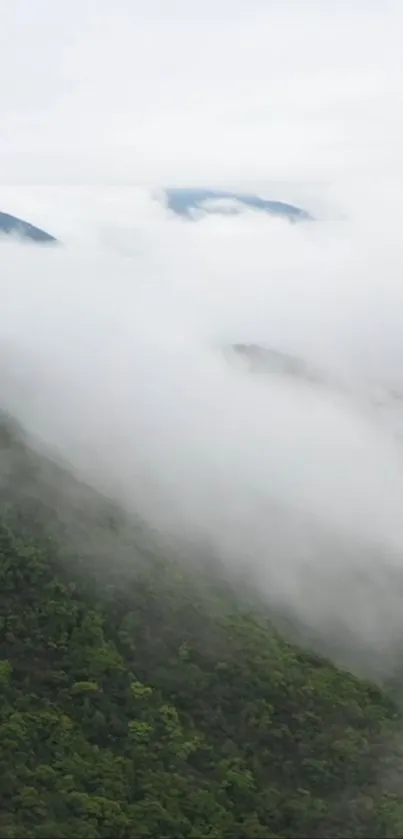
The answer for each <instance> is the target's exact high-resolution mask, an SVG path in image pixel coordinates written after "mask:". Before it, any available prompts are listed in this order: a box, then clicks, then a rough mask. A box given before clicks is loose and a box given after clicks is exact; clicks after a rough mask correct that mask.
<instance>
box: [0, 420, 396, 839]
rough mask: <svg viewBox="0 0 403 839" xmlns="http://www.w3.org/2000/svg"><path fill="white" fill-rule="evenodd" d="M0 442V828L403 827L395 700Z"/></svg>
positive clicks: (88, 832) (49, 831)
mask: <svg viewBox="0 0 403 839" xmlns="http://www.w3.org/2000/svg"><path fill="white" fill-rule="evenodd" d="M0 443H1V445H0V455H1V456H0V466H1V470H0V475H1V478H2V480H1V484H0V490H1V500H2V513H3V522H2V524H1V526H0V615H1V619H0V686H1V687H0V805H1V806H0V835H1V836H2V837H22V839H37V837H49V839H50V837H61V839H63V838H64V837H65V839H70V837H72V836H75V837H76V836H77V837H87V839H90V838H91V839H98V837H105V839H106V837H111V836H113V837H117V839H119V837H120V839H126V837H127V839H133V837H145V839H147V837H155V836H161V837H172V839H174V837H175V839H181V837H193V839H197V837H201V836H203V837H215V839H219V838H220V837H223V839H224V837H225V838H227V837H228V839H232V837H238V839H243V837H270V836H271V837H306V836H315V837H364V836H371V837H379V839H381V837H385V836H389V837H399V836H401V835H402V831H403V796H402V795H401V791H400V786H401V784H400V780H401V771H402V760H401V755H400V749H399V743H400V739H401V737H400V735H401V722H402V720H401V714H400V710H399V708H398V707H397V705H396V704H395V702H394V701H392V699H391V698H389V697H388V696H387V695H386V694H384V693H383V692H382V691H381V690H380V689H379V688H377V687H374V686H372V685H371V684H369V683H367V682H363V681H359V680H357V679H355V678H354V677H353V676H351V675H349V674H347V673H343V672H341V671H338V670H337V669H336V668H334V667H333V666H332V665H331V664H329V663H328V662H326V661H325V660H323V659H321V658H319V657H317V656H314V655H311V654H309V653H306V652H303V651H300V650H298V649H297V648H296V647H294V646H291V645H290V644H288V643H286V642H285V641H283V640H282V639H281V638H280V637H279V636H278V635H277V634H276V632H275V631H274V630H273V628H272V626H271V624H270V622H269V620H268V618H267V617H266V616H264V615H262V614H257V613H255V612H253V611H251V609H250V608H249V607H247V606H246V605H245V604H244V603H243V602H242V600H240V599H239V597H237V596H235V595H234V592H233V591H232V590H231V587H230V586H229V584H227V583H225V582H224V581H220V580H219V579H217V578H216V579H213V578H212V576H211V575H210V574H207V573H204V572H202V571H201V570H200V569H199V570H198V571H196V570H195V569H193V570H191V567H190V566H188V565H183V563H179V562H178V561H175V560H174V559H170V558H168V557H166V556H163V555H162V554H159V553H158V552H157V551H155V550H154V549H152V547H151V546H152V543H151V542H149V543H148V545H147V544H146V542H145V541H144V533H143V532H141V528H139V527H138V525H135V526H134V527H133V526H132V525H131V524H130V523H125V521H124V519H123V517H121V518H120V519H119V514H118V513H117V512H114V511H113V508H112V507H108V503H107V502H105V501H101V500H100V499H98V498H97V497H96V496H95V494H91V493H90V491H87V490H86V489H85V488H83V487H82V488H80V487H79V486H78V485H77V484H75V482H74V480H73V479H68V477H67V476H66V478H65V481H66V482H65V484H64V485H63V478H62V473H61V471H60V470H58V469H57V468H56V467H52V465H51V464H49V463H47V462H46V460H44V459H43V458H39V457H38V456H36V455H34V454H33V453H32V452H30V451H29V449H28V448H27V447H26V446H25V445H24V443H23V442H22V441H20V440H18V438H17V437H16V436H15V433H14V430H13V429H12V428H11V429H10V428H9V427H7V428H6V427H4V428H3V434H2V436H1V440H0ZM56 484H57V486H56ZM52 488H53V489H52ZM56 489H58V492H56V494H55V491H54V490H56ZM55 511H57V515H55Z"/></svg>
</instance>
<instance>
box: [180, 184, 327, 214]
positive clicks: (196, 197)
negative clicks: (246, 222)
mask: <svg viewBox="0 0 403 839" xmlns="http://www.w3.org/2000/svg"><path fill="white" fill-rule="evenodd" d="M165 197H166V202H167V205H168V207H169V209H170V210H172V211H173V212H174V213H177V215H180V216H186V217H188V218H193V217H194V215H195V213H197V212H199V213H200V211H203V212H208V213H214V212H215V213H217V212H219V213H221V214H222V213H226V214H228V213H239V212H242V210H245V209H246V208H249V209H253V210H258V211H260V212H264V213H268V214H269V215H275V216H285V217H286V218H287V219H288V220H289V221H293V222H295V221H307V220H309V219H311V218H312V217H311V216H310V215H309V213H308V212H307V211H306V210H302V209H300V208H299V207H294V206H293V205H292V204H284V203H282V202H281V201H269V200H266V199H265V198H260V197H259V196H258V195H250V194H244V193H238V192H229V191H227V190H217V189H200V188H193V187H191V188H182V187H168V188H166V189H165Z"/></svg>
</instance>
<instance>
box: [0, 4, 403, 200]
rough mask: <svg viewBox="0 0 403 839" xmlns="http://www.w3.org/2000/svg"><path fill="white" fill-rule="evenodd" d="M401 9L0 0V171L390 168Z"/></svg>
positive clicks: (254, 177) (340, 175) (329, 173)
mask: <svg viewBox="0 0 403 839" xmlns="http://www.w3.org/2000/svg"><path fill="white" fill-rule="evenodd" d="M402 22H403V7H402V6H401V4H400V3H398V2H393V0H384V2H383V3H375V2H374V0H351V2H346V0H342V2H327V3H324V2H319V0H316V2H315V0H308V2H300V0H299V1H298V2H297V0H248V2H246V0H244V1H243V2H234V0H214V2H213V0H193V2H189V0H176V2H174V0H171V2H169V3H167V2H163V0H160V2H157V0H147V3H145V2H139V0H114V3H113V4H112V3H110V2H105V0H92V2H91V1H90V0H80V2H79V1H78V0H70V2H68V3H61V2H54V0H35V2H32V0H0V79H1V82H0V184H5V183H8V184H10V183H20V184H26V183H35V184H42V183H59V184H65V183H73V184H83V183H84V184H85V183H88V182H91V181H96V182H97V183H99V182H100V181H101V180H102V181H104V182H112V183H122V182H123V183H125V182H127V181H130V180H132V181H138V180H144V181H150V182H159V181H161V180H162V181H168V182H174V181H175V182H192V183H195V182H202V181H206V180H208V181H210V182H211V181H215V180H217V179H220V182H223V181H228V182H229V181H231V182H234V183H235V182H237V183H238V182H239V183H240V182H248V183H250V182H253V181H257V182H258V183H260V184H261V183H263V182H264V181H268V182H271V181H273V180H277V181H282V180H290V181H295V180H297V181H300V182H304V181H313V182H316V181H319V182H326V183H328V182H329V180H330V182H331V183H333V182H334V181H335V180H336V181H337V180H344V179H349V178H350V177H351V174H352V173H354V177H356V178H357V177H358V176H359V175H361V176H362V177H365V176H366V175H367V173H368V167H369V166H371V169H372V171H373V173H374V174H375V172H376V173H379V171H380V172H381V173H383V170H384V168H385V165H387V166H388V167H389V168H393V166H395V165H397V163H398V161H399V160H400V148H401V142H400V141H401V139H402V131H403V127H402V119H401V108H402V105H403V90H402V53H401V39H402V34H403V29H402ZM385 152H387V160H386V156H385Z"/></svg>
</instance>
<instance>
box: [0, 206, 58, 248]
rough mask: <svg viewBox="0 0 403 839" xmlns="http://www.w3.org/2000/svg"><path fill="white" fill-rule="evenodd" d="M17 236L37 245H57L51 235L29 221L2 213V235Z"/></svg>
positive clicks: (0, 227) (0, 214)
mask: <svg viewBox="0 0 403 839" xmlns="http://www.w3.org/2000/svg"><path fill="white" fill-rule="evenodd" d="M1 234H3V235H6V236H10V235H17V236H20V237H21V238H22V239H28V240H30V241H32V242H36V243H37V244H50V243H52V242H53V243H55V242H56V241H57V240H56V239H55V237H54V236H51V235H50V233H46V232H45V231H44V230H41V229H40V228H39V227H34V225H32V224H29V222H27V221H22V219H19V218H16V216H11V215H9V213H0V235H1Z"/></svg>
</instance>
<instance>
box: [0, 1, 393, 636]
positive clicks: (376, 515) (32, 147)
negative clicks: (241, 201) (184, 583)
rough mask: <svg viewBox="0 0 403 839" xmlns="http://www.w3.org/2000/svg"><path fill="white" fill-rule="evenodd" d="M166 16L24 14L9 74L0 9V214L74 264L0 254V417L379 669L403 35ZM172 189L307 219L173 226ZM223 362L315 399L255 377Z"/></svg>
mask: <svg viewBox="0 0 403 839" xmlns="http://www.w3.org/2000/svg"><path fill="white" fill-rule="evenodd" d="M56 5H57V4H56ZM174 5H175V9H174V12H173V11H172V14H170V15H169V17H168V16H167V11H166V9H165V7H164V6H163V4H162V3H161V4H159V3H157V2H154V3H151V5H150V10H151V11H149V12H148V13H147V16H146V15H145V13H144V9H143V6H142V5H140V4H137V3H129V2H125V1H124V0H118V2H117V3H116V7H115V11H114V12H111V11H110V10H109V9H108V8H107V4H104V3H103V2H99V3H97V5H96V9H95V5H94V4H92V3H90V2H84V3H83V4H82V6H80V9H81V11H79V6H78V3H77V2H73V3H72V4H69V8H68V10H67V9H65V11H64V13H63V14H64V17H63V18H62V17H61V12H60V10H59V9H56V6H55V5H54V4H53V5H52V4H50V2H48V1H47V0H41V2H38V3H37V4H35V11H33V10H32V9H33V7H32V8H31V11H30V13H29V14H30V15H33V19H32V26H33V30H32V31H31V32H30V36H29V38H30V39H31V40H30V41H29V51H28V55H27V57H26V59H25V61H26V65H24V66H23V62H20V58H19V56H20V55H21V51H20V52H18V51H16V50H15V49H13V43H14V44H16V43H20V42H21V48H22V47H23V46H24V45H25V44H26V43H27V38H28V34H27V32H25V29H24V30H23V29H21V27H20V24H19V19H17V12H18V14H20V13H21V12H22V11H25V10H26V9H28V4H27V2H26V0H16V2H15V4H14V5H13V9H11V7H10V6H9V4H6V3H5V2H3V0H0V13H1V15H2V19H3V20H5V32H6V35H7V38H6V42H5V48H4V50H3V46H2V51H1V53H0V66H1V68H2V73H3V75H4V77H6V76H7V72H8V73H9V75H8V76H7V77H8V78H10V79H12V81H10V84H9V85H8V84H7V85H6V86H5V88H4V90H3V89H2V90H1V92H0V105H1V106H2V120H3V119H4V124H5V125H6V128H7V131H5V133H4V134H2V136H1V137H0V176H1V177H2V183H1V185H0V205H1V206H0V209H1V210H3V211H6V212H11V213H15V214H17V215H21V216H22V217H23V218H25V219H27V220H29V221H30V222H32V223H34V224H39V225H40V226H43V227H44V228H45V229H47V230H48V231H49V232H50V233H53V234H54V235H56V236H57V237H58V238H60V240H62V242H63V246H62V247H60V248H50V249H49V248H40V247H33V246H28V245H21V244H19V243H18V242H15V241H12V242H9V241H7V242H6V241H4V242H3V241H1V242H0V265H1V271H0V283H1V290H2V305H1V309H0V336H1V356H0V399H1V407H2V408H3V409H5V410H7V411H9V412H10V413H11V414H12V415H13V416H15V417H16V418H17V419H18V420H19V422H20V423H21V424H22V425H23V426H24V428H25V429H26V430H27V432H28V433H29V434H30V435H31V436H32V438H33V439H34V441H35V442H36V444H38V445H41V446H45V447H46V449H47V450H50V451H52V452H53V453H54V455H55V456H58V457H60V458H62V459H63V460H64V461H67V462H68V463H69V464H70V465H71V467H72V468H73V469H74V470H75V471H76V472H77V473H79V474H80V475H81V476H82V477H83V478H85V479H86V480H88V481H90V482H91V483H92V484H93V485H94V486H95V487H97V488H99V489H102V490H103V491H104V492H105V493H107V494H109V495H111V496H112V497H114V498H116V499H118V500H119V501H120V502H121V503H122V504H123V505H124V506H125V507H126V509H127V510H128V511H129V512H135V513H140V514H141V515H143V516H145V517H146V518H147V519H148V520H150V521H151V522H152V523H153V525H155V526H157V527H159V528H160V529H161V530H162V531H163V532H169V533H170V534H171V535H172V534H173V535H176V536H177V537H178V538H179V539H181V538H186V540H190V541H191V542H193V543H194V544H195V545H197V546H200V545H201V546H202V545H203V544H206V545H209V546H210V547H212V548H213V550H214V551H215V552H216V555H217V557H219V558H220V560H223V561H224V562H225V563H226V564H227V566H228V567H229V568H234V569H237V571H241V573H246V574H247V576H248V579H249V580H252V581H256V582H257V583H258V584H259V586H260V588H261V590H262V592H264V593H266V595H267V598H268V600H271V601H275V602H276V603H279V604H286V605H287V606H289V607H291V608H292V610H294V611H295V612H296V613H297V614H298V615H299V616H300V617H302V618H303V619H304V620H305V621H307V622H308V623H311V624H312V626H316V627H320V626H321V625H324V624H325V623H327V624H329V625H330V624H335V625H336V624H339V625H341V626H343V627H345V628H346V629H349V630H351V631H352V632H353V633H355V635H356V636H357V637H359V638H363V639H367V641H368V643H369V644H370V645H371V644H373V645H374V649H377V650H382V649H383V648H387V647H388V645H389V644H391V643H395V642H396V641H397V640H398V639H399V638H400V636H401V634H402V632H403V611H402V610H401V593H400V590H401V589H403V584H401V583H400V582H399V581H400V573H401V574H402V581H403V516H402V505H403V443H402V442H401V440H400V434H401V428H402V429H403V408H402V407H401V406H402V405H403V403H402V401H401V400H402V398H403V305H402V304H403V285H402V269H403V243H402V235H401V226H402V220H403V212H402V208H401V191H402V188H403V164H402V162H401V147H402V139H403V136H402V135H403V120H400V121H399V119H398V115H399V113H400V110H401V105H402V98H403V73H402V67H401V64H400V61H401V59H400V56H399V52H398V48H399V43H398V41H399V39H398V36H397V33H398V31H399V27H400V26H401V23H402V19H403V14H402V12H401V10H400V9H399V8H398V6H397V5H396V6H394V4H393V3H391V2H389V3H386V4H385V5H384V7H382V9H380V8H379V7H378V6H377V5H376V4H374V3H372V2H369V3H366V4H364V3H363V2H358V1H357V0H355V2H353V3H352V4H350V5H349V6H347V4H345V3H342V4H337V7H336V6H333V7H332V8H330V9H328V8H327V7H326V8H325V7H324V4H319V3H315V2H310V3H308V4H303V7H302V4H299V5H298V4H296V3H293V2H285V3H284V2H283V3H279V2H274V3H273V4H267V3H263V2H257V0H255V2H251V3H250V4H248V5H247V4H238V5H237V4H235V5H234V4H229V3H227V2H224V0H223V2H216V3H214V4H212V3H209V2H206V3H203V4H201V5H200V8H199V9H198V11H199V12H200V14H197V13H196V12H197V9H196V11H195V12H193V11H192V12H190V11H189V8H190V7H189V4H187V5H186V4H185V3H184V2H178V3H176V4H174ZM14 9H15V10H16V11H14ZM14 15H15V17H14ZM400 31H401V30H400ZM32 32H33V34H32ZM2 37H6V36H5V35H4V33H2ZM13 39H14V40H13ZM19 39H20V40H19ZM10 44H11V46H10ZM19 62H20V63H19ZM7 68H8V69H7ZM11 68H12V69H13V72H11ZM134 182H137V186H136V185H133V183H134ZM163 184H170V185H172V184H179V185H187V184H190V185H195V184H196V185H203V184H205V185H207V186H225V187H234V188H244V189H248V190H251V189H255V190H257V191H258V192H260V193H263V194H264V195H265V196H267V197H269V198H273V199H277V200H285V201H289V200H291V201H295V202H296V203H297V204H298V205H299V206H301V207H304V208H305V209H308V210H309V211H311V212H312V213H313V214H315V215H316V217H317V220H316V221H314V222H308V223H302V224H295V225H291V224H289V223H288V222H287V221H284V220H281V219H277V218H271V217H268V216H265V215H263V214H259V213H256V212H245V213H244V214H242V215H240V216H237V217H234V216H230V217H222V218H221V217H217V216H212V217H209V218H205V219H203V220H200V221H197V222H188V221H183V220H180V219H179V218H176V217H174V216H173V215H171V214H170V213H168V211H167V210H165V209H164V207H163V206H162V205H161V204H160V203H159V202H158V201H157V200H156V199H155V198H153V195H156V194H157V192H155V190H156V189H157V188H158V187H159V186H161V185H163ZM239 342H243V343H252V344H259V345H262V346H264V347H267V348H269V349H273V350H277V351H280V352H285V353H292V354H294V355H297V356H298V357H300V358H301V359H303V360H304V361H305V362H306V363H307V365H308V366H310V367H312V368H313V369H315V370H318V371H320V376H321V380H322V381H321V384H320V386H317V385H315V384H312V383H310V382H308V381H305V380H304V379H298V378H297V379H295V378H292V377H282V376H279V375H274V374H270V372H267V374H261V373H260V374H257V373H253V372H248V371H247V370H245V369H244V367H242V365H240V364H239V363H238V362H237V361H236V360H235V359H231V357H230V356H228V354H227V353H226V352H225V351H224V350H225V348H227V347H228V346H229V345H231V344H233V343H239ZM396 574H397V577H396Z"/></svg>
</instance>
